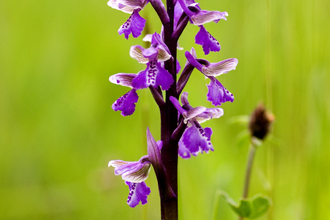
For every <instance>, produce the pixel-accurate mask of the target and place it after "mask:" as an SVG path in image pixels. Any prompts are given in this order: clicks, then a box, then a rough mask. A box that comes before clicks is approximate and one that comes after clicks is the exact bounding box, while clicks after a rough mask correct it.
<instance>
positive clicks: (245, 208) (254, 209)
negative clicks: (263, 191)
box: [221, 191, 271, 219]
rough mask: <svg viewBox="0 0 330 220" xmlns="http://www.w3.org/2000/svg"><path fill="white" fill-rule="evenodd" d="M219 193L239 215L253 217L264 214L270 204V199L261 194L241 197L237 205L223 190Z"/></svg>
mask: <svg viewBox="0 0 330 220" xmlns="http://www.w3.org/2000/svg"><path fill="white" fill-rule="evenodd" d="M221 195H222V196H223V197H224V198H225V199H226V201H227V203H228V204H229V206H230V207H231V208H232V209H233V210H234V211H235V212H236V213H237V214H238V215H239V216H241V217H243V218H249V219H254V218H258V217H260V216H262V215H263V214H265V213H266V212H267V210H268V208H269V206H270V203H271V201H270V199H269V198H268V197H266V196H263V195H255V196H254V197H252V198H250V199H241V200H240V202H239V205H237V203H235V202H234V200H233V199H232V198H231V197H230V196H229V195H228V194H227V193H226V192H224V191H221Z"/></svg>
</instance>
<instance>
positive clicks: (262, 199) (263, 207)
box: [249, 195, 271, 219]
mask: <svg viewBox="0 0 330 220" xmlns="http://www.w3.org/2000/svg"><path fill="white" fill-rule="evenodd" d="M270 204H271V201H270V199H269V198H268V197H266V196H263V195H255V196H254V197H252V198H251V199H250V205H251V213H250V217H249V218H251V219H253V218H258V217H260V216H262V215H263V214H265V213H266V212H267V210H268V208H269V206H270Z"/></svg>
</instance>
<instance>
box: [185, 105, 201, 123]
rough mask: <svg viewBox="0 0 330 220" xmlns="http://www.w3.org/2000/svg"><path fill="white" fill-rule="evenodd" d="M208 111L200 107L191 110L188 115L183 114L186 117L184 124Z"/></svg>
mask: <svg viewBox="0 0 330 220" xmlns="http://www.w3.org/2000/svg"><path fill="white" fill-rule="evenodd" d="M205 111H206V108H205V107H203V106H199V107H196V108H192V109H190V110H189V111H188V112H187V113H186V114H183V116H184V118H185V119H184V123H187V121H188V120H190V119H192V118H195V117H197V116H198V115H200V114H202V113H203V112H205Z"/></svg>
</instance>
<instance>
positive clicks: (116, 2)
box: [108, 0, 147, 14]
mask: <svg viewBox="0 0 330 220" xmlns="http://www.w3.org/2000/svg"><path fill="white" fill-rule="evenodd" d="M146 4H147V1H146V0H110V1H108V6H110V7H111V8H114V9H117V10H120V11H123V12H125V13H129V14H131V13H133V11H134V10H136V9H139V10H141V9H142V8H143V7H144V6H145V5H146Z"/></svg>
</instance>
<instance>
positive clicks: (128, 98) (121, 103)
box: [112, 89, 139, 116]
mask: <svg viewBox="0 0 330 220" xmlns="http://www.w3.org/2000/svg"><path fill="white" fill-rule="evenodd" d="M138 99H139V96H138V95H137V93H136V91H135V89H132V90H130V91H129V92H128V93H126V94H125V95H123V96H122V97H120V98H119V99H117V100H116V101H115V102H114V103H113V104H112V109H113V110H115V111H118V110H119V111H121V114H122V115H123V116H128V115H131V114H133V113H134V111H135V103H136V102H137V101H138Z"/></svg>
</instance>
